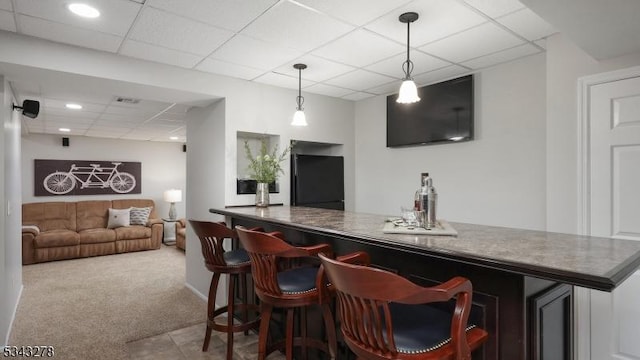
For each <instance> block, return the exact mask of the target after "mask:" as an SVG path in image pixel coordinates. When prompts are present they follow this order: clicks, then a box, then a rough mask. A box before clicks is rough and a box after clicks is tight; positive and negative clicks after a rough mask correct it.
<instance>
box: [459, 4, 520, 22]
mask: <svg viewBox="0 0 640 360" xmlns="http://www.w3.org/2000/svg"><path fill="white" fill-rule="evenodd" d="M464 2H466V3H467V4H469V5H471V6H473V7H474V8H476V9H478V10H479V11H481V12H483V13H485V14H487V15H488V16H490V17H492V18H496V17H498V16H502V15H506V14H508V13H512V12H514V11H517V10H520V9H522V8H524V5H522V3H521V2H520V1H518V0H464Z"/></svg>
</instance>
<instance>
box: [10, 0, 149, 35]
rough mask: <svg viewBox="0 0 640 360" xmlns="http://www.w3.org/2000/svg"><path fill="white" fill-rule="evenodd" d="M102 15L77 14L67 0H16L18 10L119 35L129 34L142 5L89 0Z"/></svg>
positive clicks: (54, 20) (112, 0) (123, 0)
mask: <svg viewBox="0 0 640 360" xmlns="http://www.w3.org/2000/svg"><path fill="white" fill-rule="evenodd" d="M84 2H85V3H87V4H90V5H92V6H93V7H95V8H96V9H98V11H100V16H99V17H98V18H95V19H87V18H83V17H80V16H77V15H75V14H73V13H72V12H71V11H69V10H68V9H67V4H68V3H69V1H67V0H47V1H42V0H19V1H16V7H17V9H16V12H18V13H20V14H25V15H29V16H34V17H38V18H41V19H46V20H51V21H53V22H56V23H60V24H66V25H70V26H73V27H76V28H83V29H87V30H93V31H99V32H102V33H108V34H113V35H118V36H121V37H123V36H125V35H126V34H127V32H128V31H129V28H131V25H132V24H133V21H134V20H135V18H136V16H137V15H138V11H140V9H141V8H142V5H140V4H137V3H134V2H131V1H127V0H89V1H84Z"/></svg>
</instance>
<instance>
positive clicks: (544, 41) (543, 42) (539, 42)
mask: <svg viewBox="0 0 640 360" xmlns="http://www.w3.org/2000/svg"><path fill="white" fill-rule="evenodd" d="M533 43H534V44H536V45H538V46H540V47H541V48H543V49H545V50H546V49H547V39H538V40H535V41H534V42H533Z"/></svg>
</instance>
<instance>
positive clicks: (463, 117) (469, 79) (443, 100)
mask: <svg viewBox="0 0 640 360" xmlns="http://www.w3.org/2000/svg"><path fill="white" fill-rule="evenodd" d="M418 96H419V97H420V99H421V100H420V101H418V102H416V103H413V104H399V103H397V102H396V99H397V98H398V94H394V95H389V96H387V147H400V146H410V145H430V144H437V143H445V142H457V141H468V140H472V139H473V75H467V76H463V77H461V78H457V79H453V80H448V81H444V82H441V83H438V84H433V85H428V86H423V87H421V88H418Z"/></svg>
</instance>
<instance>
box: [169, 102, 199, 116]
mask: <svg viewBox="0 0 640 360" xmlns="http://www.w3.org/2000/svg"><path fill="white" fill-rule="evenodd" d="M192 107H193V106H190V105H185V104H173V106H171V107H170V108H168V109H166V111H165V112H166V113H168V114H182V115H184V114H186V113H187V112H188V111H189V110H191V108H192Z"/></svg>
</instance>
